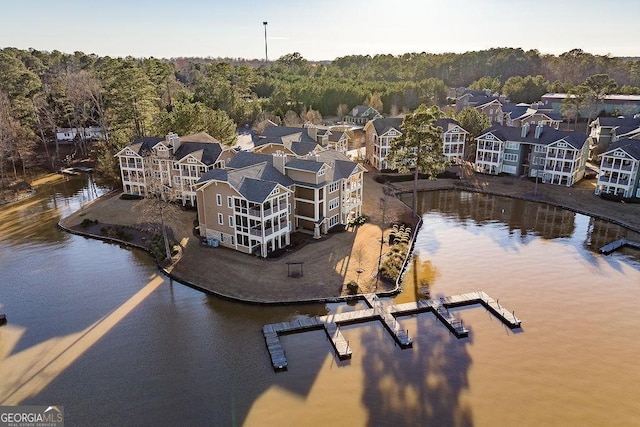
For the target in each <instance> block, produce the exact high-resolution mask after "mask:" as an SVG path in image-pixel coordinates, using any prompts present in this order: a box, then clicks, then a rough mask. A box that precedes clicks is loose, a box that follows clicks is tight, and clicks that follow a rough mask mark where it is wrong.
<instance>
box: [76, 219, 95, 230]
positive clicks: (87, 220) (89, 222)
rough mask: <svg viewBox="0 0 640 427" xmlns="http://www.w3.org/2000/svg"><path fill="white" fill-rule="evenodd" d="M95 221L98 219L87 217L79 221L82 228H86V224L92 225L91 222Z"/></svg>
mask: <svg viewBox="0 0 640 427" xmlns="http://www.w3.org/2000/svg"><path fill="white" fill-rule="evenodd" d="M97 223H98V220H97V219H96V220H93V221H92V220H90V219H89V218H85V219H83V220H82V222H81V223H80V226H81V227H82V228H87V227H88V226H90V225H93V224H97Z"/></svg>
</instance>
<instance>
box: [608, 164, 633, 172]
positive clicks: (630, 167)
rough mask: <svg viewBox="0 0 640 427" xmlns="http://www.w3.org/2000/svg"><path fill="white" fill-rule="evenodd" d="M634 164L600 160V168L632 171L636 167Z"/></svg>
mask: <svg viewBox="0 0 640 427" xmlns="http://www.w3.org/2000/svg"><path fill="white" fill-rule="evenodd" d="M634 166H635V164H628V165H623V164H620V163H615V164H614V163H611V162H602V165H601V169H610V170H622V171H632V170H635V169H636V168H635V167H634Z"/></svg>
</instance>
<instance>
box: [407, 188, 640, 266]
mask: <svg viewBox="0 0 640 427" xmlns="http://www.w3.org/2000/svg"><path fill="white" fill-rule="evenodd" d="M410 197H411V195H403V198H404V200H405V202H407V203H409V202H410ZM418 206H419V207H420V209H421V212H423V213H429V212H437V213H438V216H439V217H440V220H441V217H445V218H448V219H450V220H453V221H456V222H458V223H459V224H462V225H467V224H473V225H474V227H469V230H471V231H472V232H474V233H476V234H484V233H485V230H483V229H482V228H479V227H477V226H478V225H480V226H483V225H489V224H503V225H504V226H506V228H507V230H508V231H509V234H510V235H514V236H517V238H518V239H519V241H520V242H519V243H523V244H527V242H530V241H532V239H531V237H533V236H540V237H541V238H543V239H570V238H571V239H573V238H577V237H579V236H576V234H575V233H576V230H580V232H581V233H582V231H583V230H582V229H583V228H584V227H582V225H584V224H587V223H588V227H587V228H586V230H584V232H585V235H584V236H583V237H582V241H583V245H584V247H585V248H586V249H589V250H590V251H594V252H597V251H598V250H599V249H600V248H601V247H602V246H604V245H606V244H608V243H611V242H613V241H615V240H618V239H622V238H626V239H630V240H635V241H639V240H640V234H638V233H635V232H633V231H630V230H627V229H625V228H622V227H620V226H618V225H615V224H612V223H610V222H608V221H605V220H601V219H597V218H592V217H588V216H585V215H581V214H577V213H575V212H572V211H568V210H565V209H562V208H559V207H555V206H550V205H546V204H542V203H533V202H529V201H525V200H520V199H512V198H507V197H496V196H491V195H486V194H480V193H470V192H465V191H429V192H424V193H420V194H419V197H418ZM501 243H503V244H505V245H507V246H511V247H512V248H513V249H514V250H516V249H515V248H516V247H517V243H515V242H514V244H513V245H510V244H509V243H508V242H505V241H504V240H503V241H502V242H501ZM431 245H432V247H431V249H435V246H434V245H437V242H432V243H431ZM636 252H637V251H633V250H629V249H625V251H623V253H626V254H630V255H631V257H632V258H635V259H636V260H640V256H639V255H640V254H637V253H636Z"/></svg>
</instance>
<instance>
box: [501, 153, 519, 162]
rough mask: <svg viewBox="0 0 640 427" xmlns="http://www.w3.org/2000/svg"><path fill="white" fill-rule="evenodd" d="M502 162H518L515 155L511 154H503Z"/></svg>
mask: <svg viewBox="0 0 640 427" xmlns="http://www.w3.org/2000/svg"><path fill="white" fill-rule="evenodd" d="M504 161H505V162H517V161H518V155H517V154H511V153H505V155H504Z"/></svg>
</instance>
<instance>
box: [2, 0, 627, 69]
mask: <svg viewBox="0 0 640 427" xmlns="http://www.w3.org/2000/svg"><path fill="white" fill-rule="evenodd" d="M0 7H1V8H2V10H3V16H2V18H1V20H0V22H1V23H2V25H0V43H1V45H0V48H3V47H15V48H19V49H29V48H34V49H37V50H45V51H52V50H59V51H61V52H66V53H72V52H75V51H82V52H84V53H87V54H89V53H95V54H96V55H100V56H107V55H109V56H117V57H125V56H133V57H156V58H172V57H230V58H246V59H264V57H265V53H264V42H265V40H264V30H265V28H264V26H263V24H262V23H263V21H267V22H268V25H267V43H268V56H269V59H270V60H275V59H277V58H279V57H280V56H282V55H285V54H287V53H293V52H299V53H300V54H301V55H302V56H303V57H304V58H306V59H308V60H315V61H319V60H333V59H335V58H337V57H341V56H347V55H375V54H393V55H399V54H403V53H408V52H430V53H444V52H453V53H462V52H467V51H477V50H485V49H490V48H498V47H513V48H522V49H524V50H531V49H536V50H538V51H539V52H540V53H542V54H553V55H559V54H561V53H563V52H567V51H569V50H571V49H576V48H577V49H582V50H584V51H585V52H588V53H592V54H596V55H607V54H608V55H611V56H623V57H625V56H631V57H638V56H640V47H639V45H638V30H637V22H636V20H637V17H638V16H640V2H638V1H637V0H611V1H609V2H606V3H605V2H602V1H595V0H582V1H580V0H563V1H552V0H538V1H537V2H535V3H533V4H532V3H530V2H525V1H523V0H476V1H473V0H454V1H444V0H407V1H403V2H398V3H390V2H385V1H381V0H352V1H344V0H343V1H338V0H326V1H315V2H309V3H300V2H299V1H292V0H282V1H275V0H264V1H261V2H258V1H251V0H236V1H234V2H228V1H222V0H212V1H209V2H204V1H201V0H182V1H180V2H168V1H151V0H129V1H125V0H110V1H109V2H101V1H96V0H69V1H66V2H59V1H58V2H54V1H51V0H30V1H24V2H15V1H13V0H0Z"/></svg>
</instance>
